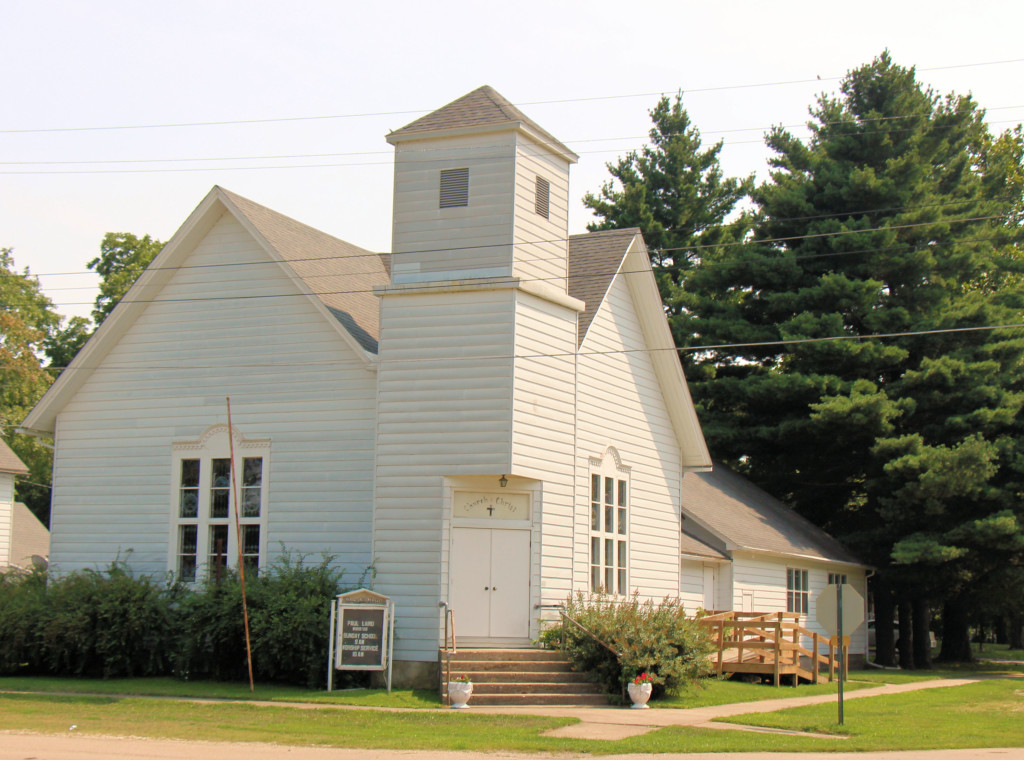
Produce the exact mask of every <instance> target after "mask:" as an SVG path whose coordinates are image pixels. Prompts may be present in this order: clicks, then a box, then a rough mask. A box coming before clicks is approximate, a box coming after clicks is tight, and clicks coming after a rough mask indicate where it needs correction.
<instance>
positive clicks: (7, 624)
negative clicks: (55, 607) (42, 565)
mask: <svg viewBox="0 0 1024 760" xmlns="http://www.w3.org/2000/svg"><path fill="white" fill-rule="evenodd" d="M48 614H49V604H48V602H47V599H46V571H45V570H40V569H35V570H31V571H27V572H26V571H22V570H17V569H13V568H12V569H10V570H5V571H4V572H0V675H15V674H36V673H45V672H46V669H45V668H44V666H43V662H42V650H41V648H40V641H39V632H40V630H41V629H42V625H43V621H44V620H45V619H46V617H47V616H48Z"/></svg>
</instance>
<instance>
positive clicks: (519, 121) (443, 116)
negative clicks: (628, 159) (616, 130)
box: [386, 84, 579, 162]
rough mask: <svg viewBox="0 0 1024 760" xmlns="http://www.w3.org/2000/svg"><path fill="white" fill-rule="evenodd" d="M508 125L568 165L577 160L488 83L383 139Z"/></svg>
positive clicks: (394, 140)
mask: <svg viewBox="0 0 1024 760" xmlns="http://www.w3.org/2000/svg"><path fill="white" fill-rule="evenodd" d="M508 124H514V125H519V126H520V127H525V128H526V129H527V130H528V131H531V132H534V133H535V136H539V137H540V138H541V141H540V142H541V144H542V145H545V146H547V147H548V148H550V149H551V150H552V151H554V152H556V153H559V154H562V155H563V156H564V157H566V158H568V159H569V160H570V161H571V162H575V161H577V160H578V159H579V156H577V155H576V153H574V152H573V151H571V150H570V149H569V148H568V147H566V146H565V145H564V144H563V143H562V142H561V141H560V140H559V139H558V138H556V137H555V136H554V135H552V134H551V133H550V132H548V131H547V130H546V129H544V128H543V127H542V126H540V124H538V123H537V122H535V121H534V120H533V119H531V118H530V117H529V116H527V115H526V114H525V113H523V112H522V111H521V110H519V108H518V107H517V106H516V105H515V104H514V103H512V101H510V100H509V99H508V98H506V97H505V96H504V95H502V94H501V93H500V92H498V91H497V90H495V89H494V88H493V87H491V86H490V85H488V84H485V85H481V86H480V87H477V88H476V89H475V90H473V91H472V92H468V93H466V94H465V95H463V96H462V97H459V98H456V99H455V100H453V101H451V102H450V103H446V104H445V105H443V106H441V107H440V108H438V109H436V110H434V111H431V112H430V113H428V114H425V115H423V116H421V117H419V118H418V119H415V120H413V121H411V122H409V123H408V124H406V125H405V126H404V127H399V128H398V129H396V130H393V131H391V132H389V133H388V134H387V137H386V139H387V141H388V142H390V143H395V142H401V141H402V140H405V139H415V138H416V137H418V136H420V135H425V136H431V137H433V136H436V135H437V134H438V133H444V132H457V131H460V130H487V129H489V128H490V129H494V128H495V127H501V126H503V125H508Z"/></svg>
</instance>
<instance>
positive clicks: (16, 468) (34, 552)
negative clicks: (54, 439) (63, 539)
mask: <svg viewBox="0 0 1024 760" xmlns="http://www.w3.org/2000/svg"><path fill="white" fill-rule="evenodd" d="M20 475H28V468H27V467H26V466H25V465H24V463H23V462H22V461H21V460H20V459H19V458H18V455H17V454H15V453H14V452H13V451H11V447H10V446H8V445H7V444H6V443H4V442H3V441H0V570H3V569H5V568H8V567H20V568H29V567H31V566H32V565H34V564H38V563H40V562H45V560H46V556H47V554H48V553H49V544H50V539H49V532H48V531H47V530H46V526H45V525H43V524H42V523H41V522H39V519H38V518H37V517H36V516H35V515H34V514H32V512H31V511H30V510H29V508H28V507H26V506H25V505H24V504H22V503H21V502H18V501H15V500H14V479H15V478H16V477H18V476H20Z"/></svg>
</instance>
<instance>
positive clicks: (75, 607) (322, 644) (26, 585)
mask: <svg viewBox="0 0 1024 760" xmlns="http://www.w3.org/2000/svg"><path fill="white" fill-rule="evenodd" d="M304 560H305V558H303V557H299V558H293V557H292V556H291V555H289V554H285V555H283V556H282V557H281V558H280V559H279V560H277V562H276V563H275V564H273V565H272V566H271V567H269V568H268V569H267V570H266V571H265V572H262V573H261V574H260V575H259V577H256V578H252V577H247V578H246V599H247V602H248V610H249V627H250V637H251V642H252V656H253V672H254V676H255V677H256V678H257V679H258V680H261V681H280V682H286V683H294V684H298V685H302V686H307V687H309V688H319V687H322V686H323V685H324V683H325V680H326V665H327V651H328V643H329V642H328V639H329V627H330V605H329V603H328V602H329V600H330V599H332V598H333V597H334V596H335V595H337V594H339V593H341V592H342V590H344V589H343V586H342V583H341V580H342V571H341V570H339V569H337V568H336V567H334V566H333V565H332V561H331V558H329V557H324V558H322V559H321V561H320V562H319V563H317V564H306V563H305V561H304ZM0 675H54V676H85V677H102V678H118V677H131V676H154V675H176V676H178V677H179V678H183V679H189V678H196V679H202V678H213V679H218V680H234V679H245V678H247V677H248V666H247V664H246V656H245V632H244V625H243V617H242V593H241V586H240V583H239V579H238V576H237V574H235V573H230V572H227V573H225V574H224V576H223V577H222V578H221V580H219V581H216V582H215V581H209V582H207V583H206V584H205V585H199V586H198V587H195V588H192V587H186V586H184V585H182V584H178V583H170V582H167V581H162V580H160V579H155V578H153V577H150V576H146V575H134V574H133V573H132V572H131V571H130V569H129V567H128V565H127V564H126V563H124V562H115V563H114V564H112V565H111V566H110V567H109V568H108V569H107V570H105V571H95V570H83V571H79V572H75V573H71V574H69V575H61V576H57V577H47V573H46V572H45V571H40V570H37V571H33V572H28V573H22V572H18V571H8V572H6V573H0Z"/></svg>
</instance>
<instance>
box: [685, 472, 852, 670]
mask: <svg viewBox="0 0 1024 760" xmlns="http://www.w3.org/2000/svg"><path fill="white" fill-rule="evenodd" d="M682 510H683V520H682V561H681V564H680V575H679V596H680V599H681V600H682V602H683V604H684V606H685V607H686V608H687V609H695V608H700V609H706V610H708V611H711V610H737V611H739V612H769V613H772V612H795V613H798V614H800V615H801V625H803V626H804V627H806V628H808V629H810V630H811V631H815V632H817V633H820V634H822V635H827V634H826V632H825V630H824V629H823V628H822V627H821V626H820V625H819V624H818V621H817V618H816V609H815V600H816V598H817V596H818V595H819V594H820V593H821V592H822V590H823V589H824V588H825V586H826V585H827V584H829V583H834V582H836V581H837V580H839V579H842V580H843V581H844V582H846V583H848V584H849V585H850V587H852V588H853V589H854V590H856V591H857V593H859V594H860V595H861V597H863V599H864V600H865V604H866V600H867V597H868V595H867V572H866V571H867V570H868V568H867V566H866V565H864V564H863V563H862V562H861V561H860V560H859V559H857V557H856V556H855V555H854V554H853V553H852V552H851V551H850V550H849V549H847V548H846V547H845V546H843V545H842V544H840V543H839V542H838V541H836V540H835V539H834V538H832V537H831V536H829V535H828V534H827V533H825V532H824V531H823V530H821V529H820V528H818V527H817V526H815V525H814V524H812V523H811V522H809V521H808V520H806V519H804V518H803V517H801V516H800V515H799V514H797V513H796V512H794V511H793V510H792V509H790V508H789V507H787V506H786V505H785V504H783V503H782V502H780V501H779V500H778V499H776V498H775V497H773V496H771V495H770V494H768V493H767V492H765V491H763V490H761V489H760V488H758V487H757V486H755V485H754V484H753V483H751V482H750V481H749V480H747V479H745V478H743V477H741V476H740V475H738V474H736V473H735V472H733V471H732V470H730V469H729V468H728V467H726V466H724V465H722V464H720V463H718V462H715V464H714V469H713V470H712V471H710V472H695V473H688V474H687V475H686V476H685V477H684V478H683V501H682ZM844 633H846V634H847V635H849V636H850V656H851V657H852V658H857V659H861V660H862V659H863V658H864V657H865V656H866V654H867V626H866V625H864V624H862V625H861V626H859V627H858V628H856V629H854V630H852V631H845V632H844Z"/></svg>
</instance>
